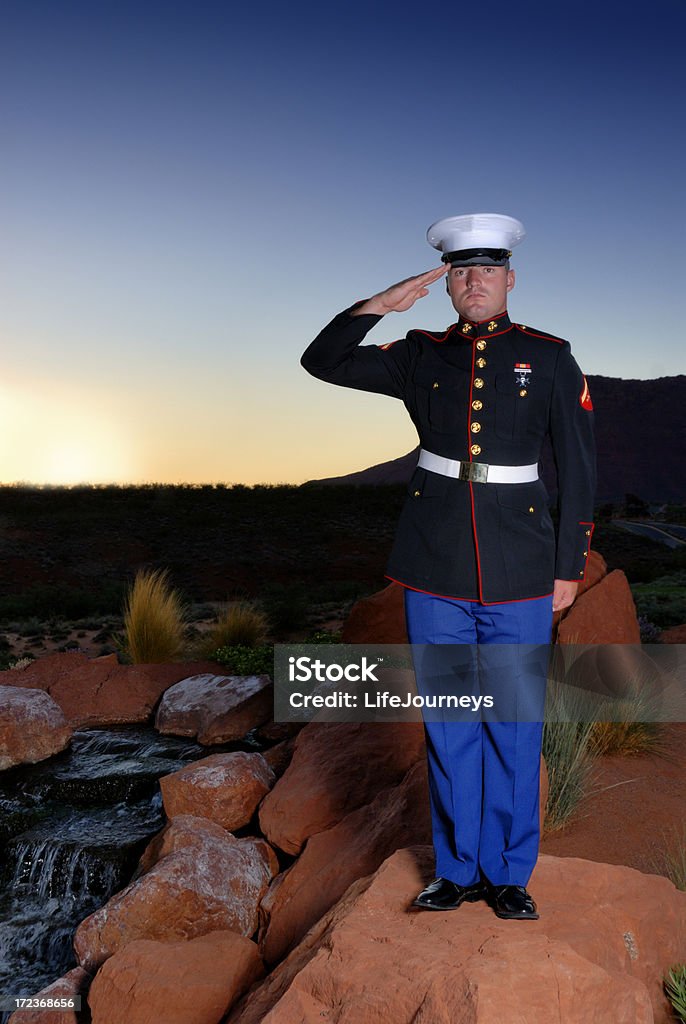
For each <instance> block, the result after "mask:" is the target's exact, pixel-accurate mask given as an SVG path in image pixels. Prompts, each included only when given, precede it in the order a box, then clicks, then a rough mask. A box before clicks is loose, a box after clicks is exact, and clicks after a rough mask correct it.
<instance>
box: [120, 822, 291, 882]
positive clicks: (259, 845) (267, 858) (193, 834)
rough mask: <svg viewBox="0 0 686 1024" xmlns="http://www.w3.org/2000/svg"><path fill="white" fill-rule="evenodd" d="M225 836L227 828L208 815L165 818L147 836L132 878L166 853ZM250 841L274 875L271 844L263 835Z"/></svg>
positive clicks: (275, 866)
mask: <svg viewBox="0 0 686 1024" xmlns="http://www.w3.org/2000/svg"><path fill="white" fill-rule="evenodd" d="M226 836H227V832H226V829H224V828H222V827H221V825H216V824H215V823H214V822H213V821H210V820H209V819H208V818H198V817H195V816H194V815H192V814H180V815H178V817H176V818H172V820H171V821H168V822H167V824H166V825H165V826H164V828H163V829H162V830H161V831H160V832H158V833H157V835H156V836H154V838H153V839H151V840H150V842H149V843H148V845H147V846H146V848H145V850H144V851H143V853H142V854H141V857H140V860H139V863H138V869H137V870H136V873H135V874H134V880H135V879H136V878H140V877H141V875H144V874H146V872H148V871H150V869H151V867H153V865H154V864H157V862H158V861H159V860H161V859H162V858H163V857H166V856H167V854H169V853H176V852H177V851H178V850H185V849H190V850H198V851H202V850H203V848H204V847H205V846H206V845H207V844H209V843H211V841H212V840H213V839H214V840H218V841H220V842H221V841H222V840H224V839H226ZM231 839H232V840H234V841H235V837H234V836H231ZM241 841H242V840H241ZM249 841H250V842H252V843H253V844H254V847H255V850H256V851H257V852H258V853H259V856H260V857H261V858H262V860H263V861H264V863H265V864H266V865H267V867H268V869H269V874H270V876H271V877H273V876H274V875H275V874H276V873H277V871H278V870H279V861H278V858H277V856H276V854H275V853H274V851H273V850H272V848H271V846H270V845H269V843H267V842H265V840H264V839H253V838H252V837H250V840H249Z"/></svg>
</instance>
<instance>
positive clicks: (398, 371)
mask: <svg viewBox="0 0 686 1024" xmlns="http://www.w3.org/2000/svg"><path fill="white" fill-rule="evenodd" d="M363 301H364V300H363ZM359 305H361V302H359V303H355V304H354V305H353V306H351V307H350V308H349V309H346V310H344V311H343V312H342V313H339V314H338V315H337V316H335V317H334V318H333V320H332V321H331V323H329V324H327V325H326V327H325V328H324V330H323V331H321V332H320V333H319V334H318V335H317V337H316V338H315V339H314V341H313V342H312V343H311V344H310V345H309V346H308V347H307V348H306V349H305V352H304V353H303V355H302V357H301V359H300V364H301V366H303V367H304V368H305V369H306V370H307V372H308V373H311V374H312V376H313V377H317V378H318V379H319V380H325V381H327V382H328V383H329V384H340V385H341V386H342V387H344V388H357V389H358V390H359V391H373V392H375V393H377V394H380V395H391V396H392V397H393V398H402V397H403V395H404V394H405V381H406V380H407V377H408V374H409V370H410V366H411V363H412V359H413V344H412V342H411V341H410V340H409V339H408V338H401V339H400V340H399V341H392V342H390V343H388V344H386V345H360V342H361V341H362V340H363V338H364V337H365V335H366V334H367V333H368V332H369V331H370V330H371V329H372V327H374V325H375V324H377V323H378V322H379V320H381V316H380V315H379V314H376V313H364V314H363V315H361V316H352V315H351V310H353V309H355V308H356V307H357V306H359Z"/></svg>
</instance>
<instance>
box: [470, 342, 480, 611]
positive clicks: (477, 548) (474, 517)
mask: <svg viewBox="0 0 686 1024" xmlns="http://www.w3.org/2000/svg"><path fill="white" fill-rule="evenodd" d="M475 356H476V346H475V344H474V343H472V375H471V380H470V382H469V409H468V412H467V451H468V452H469V461H470V463H471V462H473V459H472V433H471V430H470V429H469V425H470V422H471V419H472V395H473V393H474V358H475ZM469 501H470V507H471V513H472V537H473V538H474V551H475V554H476V576H477V581H478V584H479V601H481V603H482V604H483V599H484V592H483V587H482V585H481V560H480V558H479V538H478V537H477V533H476V516H475V515H474V485H473V483H472V481H471V480H470V481H469Z"/></svg>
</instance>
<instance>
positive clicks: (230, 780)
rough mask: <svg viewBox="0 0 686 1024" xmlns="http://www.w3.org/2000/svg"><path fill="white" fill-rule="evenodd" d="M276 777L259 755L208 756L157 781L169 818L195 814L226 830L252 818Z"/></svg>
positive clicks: (241, 752) (245, 822) (236, 753)
mask: <svg viewBox="0 0 686 1024" xmlns="http://www.w3.org/2000/svg"><path fill="white" fill-rule="evenodd" d="M275 780H276V776H275V775H274V772H273V771H272V770H271V768H270V767H269V765H268V764H267V762H266V761H265V759H264V758H263V757H262V755H261V754H249V753H246V752H245V751H242V750H237V751H235V752H234V753H232V754H210V756H209V757H204V758H203V759H202V760H201V761H194V762H193V763H192V764H189V765H187V766H186V767H185V768H181V769H180V771H178V772H173V773H172V774H171V775H165V776H163V777H162V778H161V779H160V788H161V790H162V801H163V803H164V810H165V812H166V815H167V817H168V818H175V817H176V816H177V815H180V814H194V815H196V816H198V817H201V818H207V819H208V820H209V821H214V822H216V824H217V825H221V826H222V828H225V829H228V830H229V831H231V830H233V829H237V828H241V827H242V826H243V825H247V823H248V822H249V821H250V819H251V818H252V816H253V814H254V812H255V809H256V807H257V805H258V804H259V802H260V800H262V798H263V797H264V796H265V795H266V794H267V793H268V792H269V790H270V789H271V787H272V786H273V785H274V782H275Z"/></svg>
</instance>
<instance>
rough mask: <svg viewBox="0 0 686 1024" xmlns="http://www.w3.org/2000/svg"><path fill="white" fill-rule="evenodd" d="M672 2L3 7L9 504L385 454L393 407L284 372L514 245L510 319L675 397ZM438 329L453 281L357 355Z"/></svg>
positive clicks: (327, 469)
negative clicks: (457, 255)
mask: <svg viewBox="0 0 686 1024" xmlns="http://www.w3.org/2000/svg"><path fill="white" fill-rule="evenodd" d="M685 27H686V8H685V7H684V4H683V2H682V0H656V2H655V3H653V4H652V5H651V6H647V5H627V4H626V3H615V2H607V3H599V4H596V3H584V2H579V3H575V4H569V5H559V4H555V5H552V4H549V3H528V2H526V0H521V2H519V3H516V4H515V3H512V2H510V3H507V4H506V3H501V2H483V3H478V4H477V3H473V4H468V3H458V4H433V5H430V6H428V7H421V6H420V5H417V4H412V5H410V4H406V3H403V2H400V3H398V2H396V3H389V2H379V3H373V2H371V3H370V2H367V3H364V4H362V3H359V2H358V0H351V2H346V3H345V4H333V5H329V4H322V3H317V4H315V3H312V4H308V3H299V2H297V0H296V2H295V3H293V4H283V3H278V4H277V3H273V2H272V0H265V2H262V3H260V4H256V5H253V6H252V7H248V5H239V4H235V3H228V2H227V3H223V4H219V3H204V2H202V0H199V2H195V3H190V2H189V3H174V2H161V0H160V2H157V0H137V2H136V3H127V2H126V0H116V2H115V0H102V2H98V3H93V2H92V0H91V2H89V3H84V2H80V0H42V2H39V0H2V2H0V125H1V129H2V135H1V139H2V145H1V150H0V153H1V156H0V167H1V168H2V174H1V175H0V334H1V338H2V348H3V360H2V373H1V374H0V428H1V431H2V445H0V482H5V483H7V482H14V481H27V482H50V483H72V482H78V481H92V482H107V481H117V482H125V481H131V482H137V481H154V480H157V481H169V482H177V481H189V482H199V481H220V480H221V481H227V482H232V481H233V482H238V481H242V482H245V483H256V482H262V481H264V482H274V483H276V482H294V483H298V482H301V481H303V480H306V479H310V478H315V477H322V476H331V475H337V474H340V473H345V472H351V471H354V470H357V469H362V468H364V467H365V466H368V465H372V464H374V463H377V462H382V461H385V460H386V459H390V458H395V457H397V456H399V455H402V454H404V453H405V452H407V451H409V450H410V449H411V448H413V447H414V445H415V443H416V434H415V432H414V428H413V427H412V424H411V423H410V421H409V418H408V416H407V413H406V411H405V410H404V408H403V406H402V405H401V403H399V402H397V401H394V400H393V399H390V398H384V397H380V396H375V395H367V394H363V393H360V392H355V391H346V390H345V389H342V388H334V387H332V386H330V385H327V384H323V383H321V382H319V381H317V380H315V379H314V378H312V377H310V376H308V374H306V372H305V371H304V370H303V369H302V368H301V367H300V363H299V360H300V356H301V354H302V352H303V350H304V349H305V347H306V346H307V344H308V343H309V341H310V340H311V339H312V338H313V337H314V335H315V334H317V332H318V331H319V330H320V328H321V327H322V326H323V325H324V324H325V323H326V322H327V321H328V320H329V319H330V318H331V317H332V316H333V315H334V314H335V313H336V312H338V311H339V310H340V309H343V308H344V307H345V306H347V305H349V304H350V303H351V302H353V301H355V300H356V299H358V298H363V297H365V296H366V295H369V294H372V293H373V292H375V291H378V290H380V289H381V288H383V287H384V286H386V285H388V284H390V283H392V282H393V281H395V280H398V279H400V278H403V277H406V276H408V275H409V274H413V273H419V272H420V271H423V270H426V269H428V268H429V267H431V266H435V265H436V264H437V262H438V259H437V256H436V254H435V252H434V250H432V249H431V248H430V247H429V246H428V244H427V243H426V241H425V232H426V229H427V227H428V225H429V224H431V223H432V222H433V221H435V220H437V219H439V218H441V217H444V216H448V215H450V214H457V213H465V212H473V211H483V210H485V211H495V212H501V213H508V214H511V215H513V216H515V217H518V218H519V219H521V220H522V221H523V222H524V224H525V226H526V229H527V238H526V240H525V241H524V243H523V244H522V245H521V247H520V248H519V249H518V250H517V251H516V253H515V257H516V258H515V259H513V265H514V266H515V268H516V269H517V272H518V275H519V276H518V282H517V286H516V288H515V290H514V292H513V293H512V296H511V300H510V311H511V313H512V315H513V318H514V319H515V320H519V321H522V322H524V323H527V324H529V325H534V326H537V327H540V328H541V329H543V330H545V331H550V332H552V333H554V334H557V335H561V336H563V337H566V338H569V339H570V341H571V342H572V348H573V352H574V354H575V356H576V358H577V360H578V362H579V363H580V365H581V367H582V369H583V370H584V372H586V373H589V374H606V375H610V376H620V377H625V378H629V377H639V378H652V377H658V376H665V375H673V374H678V373H684V372H686V365H685V364H686V358H685V356H684V337H683V330H682V328H681V323H682V320H683V316H682V313H681V307H682V305H683V295H682V293H683V289H684V285H683V274H684V271H683V256H682V253H681V249H682V248H683V245H684V232H685V230H686V227H685V225H686V218H685V216H684V213H685V209H684V207H685V202H684V192H685V190H684V185H683V167H684V155H685V154H684V149H685V143H684V125H683V110H684V98H685V97H684V91H685V90H684V84H683V52H682V51H683V39H684V28H685ZM454 319H455V316H454V314H453V310H452V307H451V306H450V304H449V301H448V298H447V296H446V295H445V292H444V290H443V285H442V283H440V284H439V285H437V286H436V287H435V289H434V292H433V293H432V294H431V295H430V296H429V297H427V298H426V299H423V300H422V301H421V303H420V304H419V305H417V306H416V307H415V308H414V309H412V310H411V311H410V312H409V313H405V314H401V315H399V314H394V315H392V316H390V317H387V318H385V319H384V320H383V321H382V322H381V323H380V324H379V325H378V327H376V328H375V330H374V332H373V333H372V334H371V335H370V338H369V340H370V341H371V342H375V343H377V344H378V343H383V342H385V341H389V340H392V339H394V338H397V337H400V336H402V335H404V334H405V333H406V331H407V330H409V329H410V328H412V327H424V328H444V327H445V326H447V325H448V324H449V323H451V322H452V321H453V320H454Z"/></svg>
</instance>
